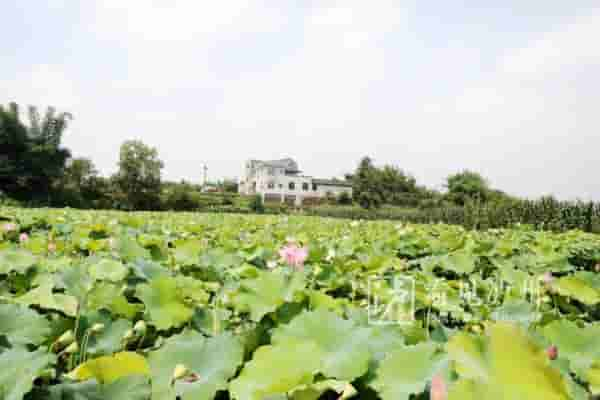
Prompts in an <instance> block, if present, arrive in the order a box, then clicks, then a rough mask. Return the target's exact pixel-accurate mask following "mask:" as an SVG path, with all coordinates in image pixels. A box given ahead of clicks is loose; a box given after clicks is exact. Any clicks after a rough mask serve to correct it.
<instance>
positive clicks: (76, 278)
mask: <svg viewBox="0 0 600 400" xmlns="http://www.w3.org/2000/svg"><path fill="white" fill-rule="evenodd" d="M57 276H58V279H59V281H60V282H61V283H62V287H64V289H65V292H66V293H67V294H69V295H71V296H74V297H75V298H76V299H77V300H78V301H79V303H82V305H85V304H84V303H85V299H86V297H87V295H88V293H89V291H90V290H91V289H92V286H93V285H94V281H93V280H92V278H91V276H90V274H89V271H88V269H87V268H86V267H85V266H84V265H81V264H76V265H73V266H71V267H70V268H65V270H63V271H62V272H61V273H60V274H59V275H57Z"/></svg>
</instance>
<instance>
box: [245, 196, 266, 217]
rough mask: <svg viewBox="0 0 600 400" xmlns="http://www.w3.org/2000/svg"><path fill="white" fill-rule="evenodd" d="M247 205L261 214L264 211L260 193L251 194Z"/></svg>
mask: <svg viewBox="0 0 600 400" xmlns="http://www.w3.org/2000/svg"><path fill="white" fill-rule="evenodd" d="M248 206H249V207H250V209H251V210H252V211H254V212H255V213H257V214H262V213H264V212H265V205H264V203H263V199H262V196H261V195H260V194H257V195H255V196H253V197H252V199H250V204H249V205H248Z"/></svg>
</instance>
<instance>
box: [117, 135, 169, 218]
mask: <svg viewBox="0 0 600 400" xmlns="http://www.w3.org/2000/svg"><path fill="white" fill-rule="evenodd" d="M163 166H164V164H163V162H162V161H161V160H160V159H159V158H158V151H157V150H156V149H155V148H153V147H149V146H147V145H145V144H144V143H143V142H141V141H139V140H130V141H126V142H124V143H123V144H122V145H121V150H120V153H119V172H118V173H117V175H116V176H115V177H114V180H115V182H116V184H117V186H118V187H119V189H120V190H121V192H122V193H123V194H124V197H125V200H126V203H127V204H126V206H127V208H130V209H135V210H155V209H158V208H160V191H161V170H162V168H163Z"/></svg>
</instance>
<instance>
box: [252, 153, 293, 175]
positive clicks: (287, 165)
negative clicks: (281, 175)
mask: <svg viewBox="0 0 600 400" xmlns="http://www.w3.org/2000/svg"><path fill="white" fill-rule="evenodd" d="M250 162H251V163H256V164H259V165H264V166H267V167H273V168H284V169H285V171H286V172H292V173H297V172H300V170H299V169H298V163H297V162H296V161H295V160H294V159H292V158H289V157H288V158H282V159H280V160H267V161H262V160H250Z"/></svg>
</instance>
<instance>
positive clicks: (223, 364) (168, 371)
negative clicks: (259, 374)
mask: <svg viewBox="0 0 600 400" xmlns="http://www.w3.org/2000/svg"><path fill="white" fill-rule="evenodd" d="M243 355H244V349H243V346H242V344H241V343H240V342H239V340H238V339H237V338H234V337H233V336H232V335H231V334H229V333H226V334H223V335H220V336H216V337H213V338H209V339H207V338H205V337H204V336H202V335H201V334H200V333H198V332H195V331H185V332H184V333H181V334H179V335H175V336H172V337H170V338H169V339H167V340H166V342H165V344H164V345H163V346H162V347H161V348H160V349H158V350H155V351H152V352H150V354H149V362H150V369H151V371H152V399H153V400H167V399H169V400H175V398H176V396H177V395H179V396H180V397H181V398H182V399H183V400H212V399H213V398H214V397H215V393H216V392H217V391H219V390H223V389H226V388H227V381H228V380H229V379H230V378H231V377H232V376H234V375H235V373H236V371H237V368H238V367H239V365H240V364H241V363H242V360H243ZM177 365H184V366H185V367H186V368H187V369H188V371H189V372H190V373H193V374H195V377H196V380H195V381H194V382H186V381H185V380H181V381H177V382H175V384H174V385H171V380H172V376H173V371H174V369H175V367H176V366H177Z"/></svg>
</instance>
